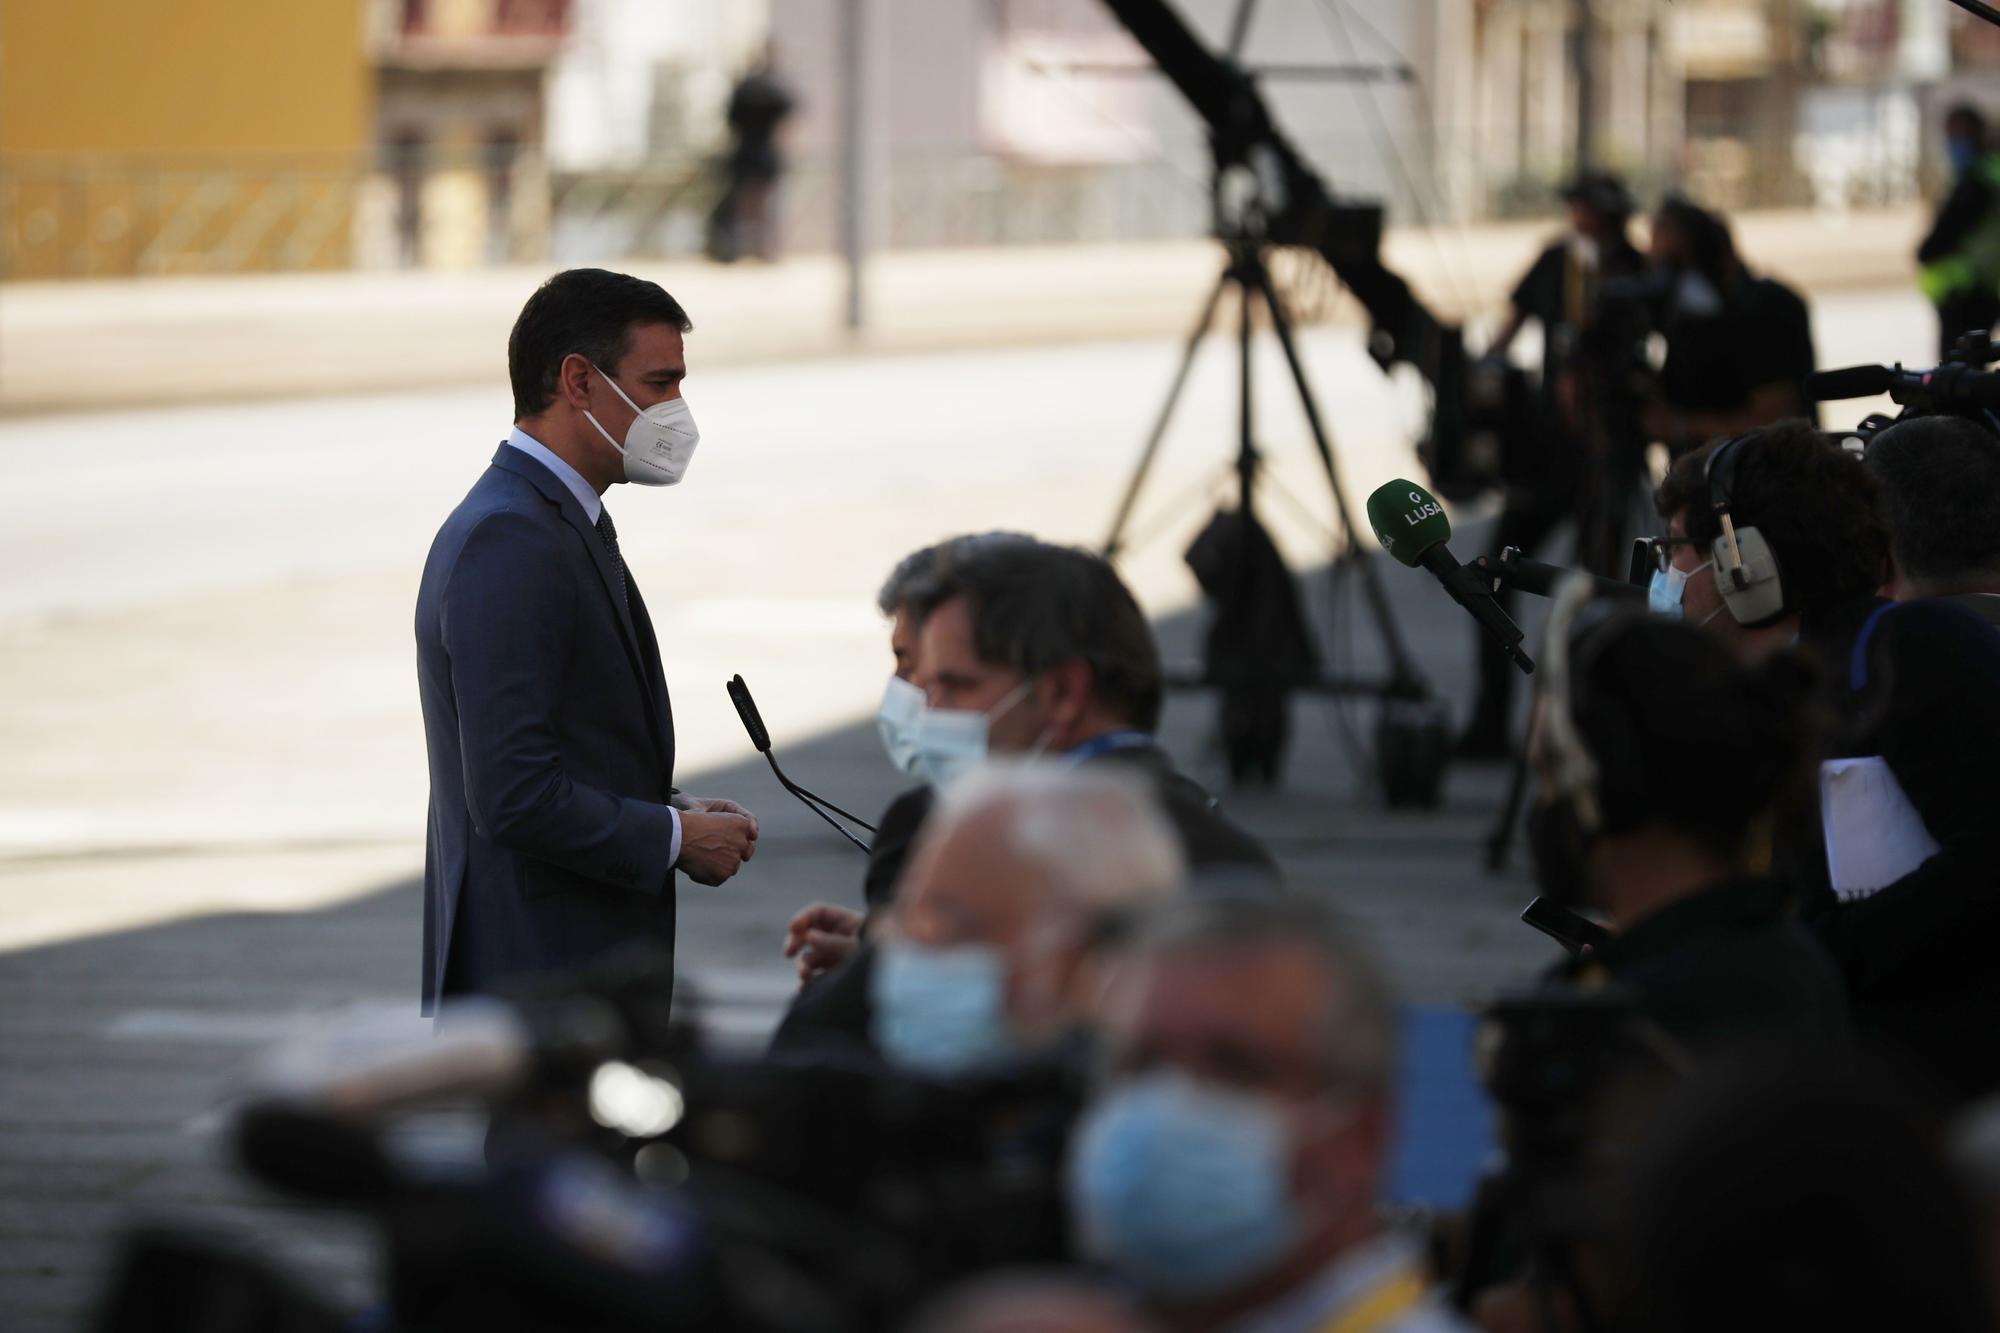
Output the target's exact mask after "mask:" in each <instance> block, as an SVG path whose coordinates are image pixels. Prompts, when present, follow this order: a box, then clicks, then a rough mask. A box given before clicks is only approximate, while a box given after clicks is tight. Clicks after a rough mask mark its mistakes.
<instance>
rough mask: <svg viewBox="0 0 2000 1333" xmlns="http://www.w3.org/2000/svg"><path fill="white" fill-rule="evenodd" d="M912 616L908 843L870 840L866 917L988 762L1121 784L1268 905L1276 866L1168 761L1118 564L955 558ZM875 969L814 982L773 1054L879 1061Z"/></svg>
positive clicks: (1065, 554) (989, 545)
mask: <svg viewBox="0 0 2000 1333" xmlns="http://www.w3.org/2000/svg"><path fill="white" fill-rule="evenodd" d="M907 604H908V608H909V612H910V616H911V622H912V623H913V624H914V625H915V626H916V627H917V637H916V657H915V663H914V666H913V669H912V672H911V683H912V684H913V685H915V686H916V687H917V688H918V689H920V690H921V691H922V692H923V696H924V706H923V708H922V709H921V710H920V711H919V712H918V714H917V716H916V719H915V722H914V725H913V727H910V728H909V729H908V730H907V732H903V733H900V734H903V735H905V736H907V744H906V746H905V748H904V753H906V754H907V756H908V758H907V770H906V771H908V772H909V773H910V775H911V776H912V777H913V778H915V779H917V780H918V782H919V783H920V787H919V789H918V790H917V791H916V792H915V793H914V794H913V795H911V796H910V797H909V798H908V799H907V800H906V801H899V803H898V804H899V806H900V807H902V808H901V811H900V815H899V821H898V822H899V824H901V823H907V825H908V826H909V828H910V830H911V836H909V837H907V838H904V839H902V840H900V843H899V844H897V845H894V846H892V845H891V844H890V843H889V841H888V840H886V839H883V838H880V837H878V839H877V843H878V851H877V853H876V854H875V855H874V856H873V857H872V858H871V862H872V864H871V867H870V872H869V879H870V882H871V884H872V883H881V884H883V885H885V886H887V887H888V889H889V892H888V895H887V896H885V897H883V898H882V899H880V900H871V901H870V903H869V904H868V905H869V908H870V910H871V911H872V912H875V913H878V914H879V913H880V912H881V911H882V910H884V909H885V908H886V907H887V906H888V905H889V904H890V903H891V902H893V901H894V897H895V894H896V892H897V891H898V890H897V889H896V886H897V885H898V884H899V883H900V881H901V879H902V875H903V872H904V869H905V866H906V863H907V855H908V848H909V847H911V846H913V845H914V844H915V841H916V840H917V838H918V837H920V836H921V832H922V829H923V825H924V824H925V823H926V822H927V820H928V816H929V813H930V810H931V806H932V802H933V801H934V799H935V793H936V792H937V791H938V790H939V789H941V788H946V787H949V786H950V785H952V784H953V783H955V782H957V781H958V780H960V779H961V778H963V777H964V776H966V775H967V774H970V773H974V772H977V771H978V770H979V768H980V767H981V766H982V765H984V764H985V763H986V762H987V760H988V759H989V758H992V757H1010V758H1022V757H1039V758H1044V759H1048V760H1050V761H1052V762H1054V763H1056V764H1058V765H1076V766H1085V767H1094V766H1097V765H1100V764H1102V765H1105V766H1107V767H1110V768H1113V769H1115V770H1116V771H1119V772H1123V773H1125V774H1127V775H1128V776H1131V777H1132V778H1134V779H1135V780H1137V781H1139V782H1140V783H1141V784H1142V785H1143V786H1145V787H1146V788H1147V789H1148V790H1150V791H1151V792H1152V794H1153V796H1154V798H1155V800H1156V801H1157V802H1158V804H1159V806H1160V808H1161V810H1162V812H1163V813H1164V814H1165V816H1166V818H1167V822H1168V824H1169V826H1170V827H1172V828H1173V830H1174V833H1175V835H1176V837H1177V838H1178V839H1179V840H1180V843H1181V850H1182V852H1183V854H1184V855H1185V857H1186V859H1187V861H1188V864H1189V865H1190V866H1191V867H1193V868H1194V870H1195V871H1196V872H1198V884H1200V885H1203V886H1209V885H1214V886H1227V887H1228V888H1229V889H1230V890H1231V891H1233V892H1250V893H1262V894H1269V893H1272V892H1274V891H1275V887H1276V885H1277V883H1278V872H1277V868H1276V863H1275V862H1274V861H1273V860H1272V859H1271V856H1270V854H1269V853H1268V852H1267V851H1265V850H1264V848H1263V847H1262V845H1261V844H1259V843H1258V842H1257V840H1256V839H1255V838H1254V837H1252V836H1251V835H1250V834H1249V833H1247V832H1245V831H1244V830H1243V829H1242V828H1241V827H1239V826H1238V825H1237V824H1235V823H1234V822H1233V821H1231V820H1230V819H1229V818H1228V817H1227V816H1226V815H1224V814H1223V813H1222V811H1221V809H1220V807H1219V806H1218V805H1217V803H1216V801H1215V800H1214V798H1212V797H1211V796H1210V795H1209V794H1208V793H1207V792H1206V791H1204V790H1203V789H1202V787H1201V786H1200V785H1199V784H1198V783H1196V782H1195V781H1194V780H1193V779H1191V778H1189V777H1187V776H1186V775H1185V774H1183V773H1181V772H1180V771H1179V770H1178V769H1177V768H1176V767H1175V766H1174V764H1173V761H1172V759H1171V758H1170V757H1169V756H1168V755H1167V753H1166V751H1165V749H1163V748H1162V747H1161V745H1160V743H1159V741H1158V738H1157V736H1156V735H1155V732H1156V729H1157V728H1158V726H1159V720H1160V711H1161V706H1162V701H1163V696H1164V692H1165V687H1164V683H1163V681H1162V679H1161V673H1160V659H1159V652H1158V649H1157V648H1156V647H1155V646H1154V643H1153V636H1152V630H1151V628H1150V627H1149V626H1148V625H1147V624H1146V619H1145V616H1144V614H1143V613H1142V612H1141V611H1140V610H1139V606H1138V603H1137V602H1136V601H1134V600H1133V597H1132V594H1131V593H1130V591H1128V590H1127V589H1126V587H1125V585H1124V583H1123V582H1121V581H1120V580H1119V578H1118V574H1117V572H1116V571H1115V570H1113V569H1112V567H1111V565H1110V564H1109V562H1107V561H1105V560H1104V559H1102V558H1101V557H1099V556H1096V555H1092V554H1090V553H1088V552H1084V551H1079V550H1074V549H1071V548H1069V547H1063V546H1055V545H1052V544H1049V543H1046V542H1039V541H1032V540H1027V539H1023V538H1010V539H1006V540H984V541H962V542H954V543H947V544H946V545H945V546H944V547H942V548H940V552H939V555H938V558H937V560H936V562H935V565H934V567H933V568H932V569H931V570H930V572H929V574H928V575H927V576H926V577H925V578H924V579H923V580H922V581H921V583H920V584H919V585H918V586H916V587H915V588H914V590H913V592H912V593H911V595H910V596H909V598H908V603H907ZM892 753H893V750H892ZM888 826H889V821H888V820H887V818H886V817H885V821H884V827H885V828H887V827H888ZM878 873H879V875H880V878H879V880H878V878H877V876H878ZM871 968H872V960H871V955H870V952H869V951H868V950H866V949H865V948H864V949H861V950H859V951H857V952H855V953H854V954H853V955H852V956H851V957H850V958H849V959H847V960H846V961H845V962H844V963H843V964H842V965H841V966H839V967H837V968H835V969H833V970H832V971H830V972H828V973H826V974H825V975H823V976H820V977H818V978H817V979H815V980H811V981H810V982H809V983H808V985H807V987H806V989H805V990H803V991H802V992H801V994H800V995H799V997H798V998H797V999H796V1000H795V1001H794V1002H793V1005H792V1008H791V1010H790V1012H789V1013H788V1014H787V1015H786V1018H785V1020H784V1022H783V1023H782V1024H780V1026H779V1029H778V1034H777V1037H776V1038H775V1041H774V1049H775V1050H779V1051H787V1052H799V1051H802V1050H804V1049H807V1048H809V1047H810V1046H812V1045H814V1044H816V1043H818V1042H821V1041H822V1040H824V1041H826V1042H828V1043H830V1044H831V1045H833V1046H836V1047H841V1048H851V1047H853V1046H854V1045H855V1044H856V1043H860V1044H863V1045H872V1042H873V1037H872V1033H871V1025H870V1023H869V1015H868V1010H869V1000H868V985H867V976H868V973H869V971H870V969H871Z"/></svg>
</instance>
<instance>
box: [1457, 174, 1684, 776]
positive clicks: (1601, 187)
mask: <svg viewBox="0 0 2000 1333" xmlns="http://www.w3.org/2000/svg"><path fill="white" fill-rule="evenodd" d="M1563 198H1564V201H1565V202H1566V203H1567V204H1568V205H1569V217H1570V232H1569V234H1568V235H1567V236H1564V237H1563V238H1562V239H1560V240H1558V241H1556V242H1555V243H1554V244H1552V245H1550V246H1549V247H1548V248H1547V249H1545V250H1543V251H1542V253H1541V254H1540V255H1539V256H1538V257H1537V258H1536V260H1535V262H1534V264H1533V265H1532V266H1531V267H1530V268H1529V269H1528V271H1527V272H1526V273H1525V274H1523V275H1522V277H1521V280H1520V282H1519V283H1518V284H1516V285H1515V288H1514V293H1513V297H1512V309H1511V311H1510V313H1509V315H1508V319H1507V322H1506V323H1505V324H1504V325H1502V326H1501V328H1500V331H1499V332H1498V334H1496V335H1495V337H1494V339H1493V342H1492V344H1491V345H1490V346H1489V347H1488V348H1487V350H1486V355H1487V357H1488V358H1489V359H1490V360H1491V359H1500V360H1504V358H1505V356H1506V354H1507V350H1508V348H1510V347H1511V346H1512V345H1513V343H1514V340H1515V339H1516V338H1517V337H1519V336H1520V333H1521V330H1522V329H1523V328H1524V327H1525V326H1526V325H1527V324H1528V323H1529V322H1530V321H1533V322H1534V323H1536V324H1538V325H1540V326H1541V333H1542V374H1541V381H1540V392H1539V394H1538V396H1537V400H1536V404H1535V413H1534V416H1535V427H1536V428H1535V429H1534V430H1532V431H1530V432H1528V433H1527V435H1526V440H1525V442H1531V443H1532V444H1533V445H1534V446H1535V447H1534V448H1533V449H1532V450H1530V449H1519V450H1514V451H1512V452H1510V454H1508V455H1507V456H1505V457H1504V458H1503V460H1502V477H1503V480H1504V482H1505V485H1506V503H1505V505H1504V507H1503V508H1502V509H1501V511H1500V521H1499V525H1498V527H1497V529H1496V530H1495V532H1494V535H1493V540H1492V546H1493V549H1494V550H1495V551H1498V550H1500V549H1501V548H1502V547H1507V546H1518V547H1520V548H1521V550H1523V551H1524V552H1527V553H1529V554H1533V553H1534V551H1535V549H1536V548H1537V547H1539V546H1540V545H1541V544H1542V543H1543V542H1545V541H1547V540H1548V537H1549V535H1550V533H1552V532H1553V531H1555V529H1556V527H1557V526H1558V525H1559V524H1561V523H1563V522H1564V521H1566V520H1570V519H1574V520H1576V522H1577V529H1578V530H1577V536H1576V548H1577V556H1578V560H1579V562H1580V563H1582V564H1585V565H1587V566H1589V567H1590V568H1592V569H1597V570H1601V571H1605V572H1612V571H1615V570H1616V568H1617V566H1618V562H1619V560H1620V558H1621V555H1620V552H1619V551H1618V550H1617V548H1618V546H1619V544H1620V540H1621V536H1622V529H1623V527H1624V524H1625V521H1626V519H1627V514H1628V511H1629V510H1630V508H1631V506H1632V504H1633V502H1634V500H1635V498H1636V496H1635V492H1636V491H1637V490H1638V487H1639V477H1640V473H1641V468H1642V466H1643V462H1644V460H1643V451H1644V441H1643V439H1642V438H1641V435H1640V432H1639V423H1638V410H1639V397H1638V395H1637V394H1636V393H1635V392H1634V385H1633V375H1634V370H1635V369H1636V368H1638V366H1639V365H1640V362H1639V357H1640V354H1641V352H1642V351H1643V346H1644V339H1645V335H1646V312H1645V308H1644V306H1643V305H1641V304H1639V303H1636V302H1632V301H1608V300H1606V299H1605V295H1606V289H1607V286H1609V287H1610V288H1612V289H1614V290H1615V289H1616V288H1617V287H1618V286H1619V285H1621V284H1622V285H1624V286H1626V287H1630V286H1632V285H1633V284H1634V283H1635V282H1636V281H1637V280H1638V279H1639V278H1640V276H1641V275H1642V274H1643V273H1644V272H1645V268H1646V257H1645V256H1644V255H1643V254H1642V253H1640V251H1639V248H1638V247H1637V246H1635V245H1633V244H1632V240H1631V237H1630V235H1629V231H1630V226H1631V218H1632V213H1633V211H1634V209H1635V208H1636V205H1635V204H1634V202H1633V200H1632V195H1631V192H1630V191H1629V190H1627V189H1626V188H1625V183H1624V182H1623V181H1622V180H1620V179H1619V178H1618V177H1616V176H1614V175H1612V174H1610V173H1609V172H1586V173H1584V174H1583V175H1581V176H1579V177H1578V178H1577V179H1576V180H1575V181H1573V182H1572V183H1571V184H1570V186H1569V187H1568V188H1567V189H1566V190H1565V191H1564V193H1563ZM1500 598H1501V601H1502V604H1503V605H1505V604H1508V603H1510V602H1511V601H1512V599H1513V593H1512V592H1510V591H1503V592H1502V593H1501V594H1500ZM1479 645H1480V648H1479V699H1478V702H1477V704H1476V705H1475V707H1474V711H1473V717H1472V722H1471V724H1470V726H1468V727H1467V729H1466V731H1465V733H1464V735H1463V736H1462V737H1461V739H1460V743H1459V750H1460V753H1461V754H1464V755H1467V756H1468V757H1480V756H1489V757H1490V756H1499V755H1505V754H1507V753H1508V751H1509V737H1508V734H1507V723H1508V716H1509V708H1508V699H1509V696H1510V694H1511V692H1512V689H1513V681H1514V677H1515V675H1516V670H1515V667H1514V665H1513V663H1512V662H1510V661H1509V660H1508V658H1507V655H1506V653H1504V652H1502V651H1501V650H1500V649H1499V648H1498V647H1497V646H1495V645H1494V644H1493V643H1492V641H1491V640H1490V639H1488V638H1486V637H1485V636H1483V635H1482V636H1481V637H1480V640H1479Z"/></svg>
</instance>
